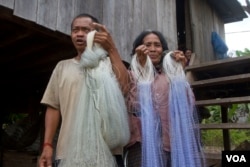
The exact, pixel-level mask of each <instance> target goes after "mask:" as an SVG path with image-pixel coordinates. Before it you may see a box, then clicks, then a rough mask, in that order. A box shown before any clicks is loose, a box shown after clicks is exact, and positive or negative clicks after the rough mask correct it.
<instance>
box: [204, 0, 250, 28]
mask: <svg viewBox="0 0 250 167" xmlns="http://www.w3.org/2000/svg"><path fill="white" fill-rule="evenodd" d="M208 3H209V4H210V5H211V7H212V8H213V9H214V10H215V11H216V12H217V14H218V15H219V17H220V18H221V19H222V20H223V21H224V23H225V24H226V23H232V22H237V21H242V20H243V19H244V18H247V15H246V13H245V11H244V9H243V7H242V6H241V4H240V3H239V2H238V1H237V0H208Z"/></svg>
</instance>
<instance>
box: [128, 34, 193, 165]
mask: <svg viewBox="0 0 250 167" xmlns="http://www.w3.org/2000/svg"><path fill="white" fill-rule="evenodd" d="M132 55H133V58H132V62H131V73H130V74H131V80H132V85H131V89H130V93H129V95H128V99H127V103H128V110H129V114H130V129H131V138H130V142H129V144H128V145H127V147H126V149H127V152H126V153H127V155H126V157H125V158H126V162H125V163H127V166H128V167H147V166H148V167H150V166H155V167H166V166H167V167H170V166H173V167H174V166H178V165H173V164H175V162H174V163H171V161H173V160H174V159H171V155H170V153H171V154H172V151H173V150H172V149H171V147H172V146H171V145H172V144H173V143H175V142H173V141H172V140H175V138H170V136H171V135H170V134H171V133H175V132H174V131H173V129H171V128H170V106H173V105H170V103H172V100H171V98H172V97H171V96H172V95H171V93H170V87H172V86H171V83H172V84H173V83H174V82H172V81H171V78H169V75H167V73H168V72H167V71H168V67H167V66H165V67H164V63H163V62H164V60H165V59H166V56H169V57H171V59H172V60H175V61H174V62H175V63H177V62H178V63H177V64H181V65H180V66H181V73H184V72H183V69H182V66H185V64H186V61H187V60H186V58H185V56H184V54H183V52H181V51H174V52H168V46H167V42H166V40H165V39H164V37H163V35H162V34H161V33H160V32H158V31H151V30H147V31H143V32H142V33H141V34H140V35H139V36H138V37H137V38H136V39H135V41H134V43H133V50H132ZM165 62H167V61H165ZM165 64H166V63H165ZM185 84H186V83H185ZM184 87H185V89H186V85H185V86H184ZM187 90H189V88H187ZM172 92H173V91H172ZM187 92H189V93H187ZM180 94H183V95H184V96H186V95H188V97H190V94H191V101H190V98H187V100H186V101H188V102H187V105H189V106H191V107H193V104H194V97H193V94H192V93H190V91H186V90H184V91H183V93H182V92H181V93H180ZM189 102H190V103H189ZM171 112H172V111H171ZM183 112H185V111H183ZM190 113H192V114H193V112H190ZM192 114H189V115H192ZM190 117H192V118H191V119H193V115H192V116H190ZM171 121H172V123H173V122H174V121H173V120H171ZM172 126H175V125H172ZM176 129H177V128H176ZM174 130H175V129H174ZM175 144H176V143H175ZM170 146H171V147H170ZM183 149H185V148H183ZM174 152H176V151H174ZM172 158H173V157H172ZM174 161H175V160H174Z"/></svg>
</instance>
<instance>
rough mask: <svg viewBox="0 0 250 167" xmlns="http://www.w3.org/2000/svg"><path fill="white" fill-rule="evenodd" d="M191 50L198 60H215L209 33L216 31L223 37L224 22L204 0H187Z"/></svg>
mask: <svg viewBox="0 0 250 167" xmlns="http://www.w3.org/2000/svg"><path fill="white" fill-rule="evenodd" d="M189 6H190V22H191V31H192V39H193V51H194V52H195V54H196V56H197V58H198V59H199V60H200V62H201V63H202V62H207V61H211V60H215V54H214V52H213V48H212V44H211V33H212V31H216V32H217V33H218V34H219V35H220V36H221V37H222V38H223V39H225V33H224V23H223V21H222V20H221V19H220V18H219V17H218V16H217V14H216V13H215V11H213V10H212V9H211V7H210V6H209V5H208V3H207V1H206V0H202V1H201V0H189Z"/></svg>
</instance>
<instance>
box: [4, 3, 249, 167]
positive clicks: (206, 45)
mask: <svg viewBox="0 0 250 167" xmlns="http://www.w3.org/2000/svg"><path fill="white" fill-rule="evenodd" d="M80 13H89V14H92V15H94V16H95V17H97V18H98V19H99V20H100V22H101V23H103V24H104V25H106V27H107V28H108V30H109V31H110V33H111V35H112V36H113V38H114V40H115V43H116V45H117V48H118V50H119V52H120V54H121V57H122V59H123V60H124V61H126V62H130V60H131V56H130V53H131V49H132V42H133V40H134V39H135V37H136V36H137V35H138V34H139V33H140V32H141V31H142V30H145V29H155V30H159V31H161V32H162V33H163V34H164V36H165V38H166V39H167V42H168V46H169V49H170V50H174V49H177V48H178V47H180V46H182V47H183V46H184V47H188V48H191V49H192V50H193V52H195V55H196V58H198V59H199V63H203V62H209V61H213V60H215V54H214V52H213V48H212V45H211V32H213V31H215V32H217V33H218V34H219V35H220V36H221V37H222V38H224V24H225V23H230V22H235V21H241V20H242V19H243V18H245V17H247V15H246V14H245V13H244V11H243V9H242V7H241V5H240V4H239V3H238V2H237V0H219V1H218V0H0V25H1V26H0V51H1V54H0V74H1V82H0V87H1V99H2V100H1V106H2V107H1V124H3V123H4V121H5V120H4V118H5V117H6V116H7V115H8V114H9V113H28V114H29V115H32V118H34V119H37V117H39V115H37V114H38V113H39V111H41V110H43V109H42V108H41V107H40V103H39V102H40V99H41V97H42V94H43V91H44V89H45V87H46V85H47V82H48V80H49V77H50V75H51V72H52V70H53V68H54V67H55V65H56V63H57V62H58V61H59V60H62V59H67V58H71V57H74V56H75V54H76V52H75V50H74V48H73V45H72V43H71V40H70V25H71V21H72V19H73V18H74V16H76V15H78V14H80ZM32 123H34V122H32ZM34 124H35V123H34ZM38 127H39V126H38ZM1 147H2V145H1ZM16 147H18V146H16ZM13 149H14V148H13ZM1 157H2V156H1ZM5 160H6V159H5ZM6 161H7V160H6ZM2 162H3V160H2ZM8 163H11V162H9V161H8ZM12 163H13V162H12ZM32 163H34V162H33V161H32ZM5 166H7V165H5ZM12 166H13V167H14V166H15V165H13V164H12ZM18 166H19V167H20V163H18ZM25 166H26V167H28V165H27V164H26V165H25Z"/></svg>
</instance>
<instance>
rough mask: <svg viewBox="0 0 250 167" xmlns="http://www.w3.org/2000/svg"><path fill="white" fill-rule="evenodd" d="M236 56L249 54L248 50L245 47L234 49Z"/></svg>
mask: <svg viewBox="0 0 250 167" xmlns="http://www.w3.org/2000/svg"><path fill="white" fill-rule="evenodd" d="M235 53H236V56H237V57H240V56H250V50H249V49H247V48H245V49H244V51H240V50H236V51H235Z"/></svg>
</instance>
